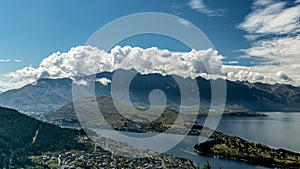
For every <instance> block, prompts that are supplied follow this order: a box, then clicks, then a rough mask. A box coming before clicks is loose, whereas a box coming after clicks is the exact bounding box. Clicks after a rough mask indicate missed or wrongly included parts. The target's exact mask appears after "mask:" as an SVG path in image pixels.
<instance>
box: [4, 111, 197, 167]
mask: <svg viewBox="0 0 300 169" xmlns="http://www.w3.org/2000/svg"><path fill="white" fill-rule="evenodd" d="M102 139H103V138H102ZM103 141H105V142H107V143H109V144H116V145H118V143H114V142H113V141H112V140H108V139H104V140H103ZM127 148H128V149H130V150H132V148H131V147H127ZM140 151H141V150H140ZM136 152H137V153H140V152H139V151H136ZM143 152H147V151H143ZM142 166H143V167H150V168H151V167H152V168H157V167H164V168H176V167H178V166H180V167H181V168H186V169H189V168H194V166H193V164H192V163H191V162H190V161H188V160H185V159H179V158H175V157H172V156H169V155H165V154H161V155H158V156H153V157H150V158H138V159H131V158H126V157H121V156H116V155H114V154H111V153H110V152H108V151H106V150H103V149H102V148H101V147H99V146H97V145H95V144H94V143H93V142H92V141H91V140H90V139H88V138H87V137H86V135H85V133H84V132H83V130H74V129H63V128H60V127H58V126H55V125H52V124H48V123H44V122H40V121H38V120H35V119H33V118H31V117H28V116H26V115H23V114H21V113H19V112H17V111H16V110H13V109H8V108H2V107H0V169H2V168H40V169H42V168H84V169H85V168H108V167H114V168H122V167H125V168H133V167H142Z"/></svg>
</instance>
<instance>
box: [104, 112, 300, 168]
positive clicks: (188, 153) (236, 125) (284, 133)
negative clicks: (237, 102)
mask: <svg viewBox="0 0 300 169" xmlns="http://www.w3.org/2000/svg"><path fill="white" fill-rule="evenodd" d="M265 114H267V115H268V117H223V118H222V120H221V121H220V123H219V126H218V128H217V130H218V131H221V132H224V133H226V134H229V135H234V136H239V137H241V138H244V139H246V140H248V141H254V142H260V143H262V144H266V145H268V146H271V147H274V148H285V149H289V150H292V151H297V152H300V113H280V112H272V113H265ZM204 120H205V119H203V118H200V119H198V120H197V122H198V123H199V124H203V121H204ZM106 132H107V131H106ZM120 133H122V134H124V135H127V136H129V137H135V138H136V137H151V136H154V135H156V134H154V133H129V132H120ZM171 138H172V137H169V138H168V139H171ZM168 139H167V140H168ZM198 142H199V137H197V136H186V137H185V138H184V139H183V140H182V141H181V142H180V143H179V144H177V145H176V146H175V147H173V148H172V149H171V150H169V151H167V152H166V153H167V154H170V155H173V156H177V157H183V158H187V159H190V160H192V161H193V162H194V163H195V164H197V163H199V164H200V165H201V166H203V164H205V162H206V160H208V161H209V163H210V164H211V166H212V168H213V169H215V168H216V169H219V168H220V167H222V169H266V168H267V167H262V166H257V165H251V164H247V163H245V162H240V161H234V160H226V159H222V158H216V157H208V156H202V155H201V156H200V155H198V154H196V153H194V152H193V146H194V145H195V144H197V143H198ZM160 144H166V140H161V143H159V142H158V143H157V145H160ZM133 146H134V145H133Z"/></svg>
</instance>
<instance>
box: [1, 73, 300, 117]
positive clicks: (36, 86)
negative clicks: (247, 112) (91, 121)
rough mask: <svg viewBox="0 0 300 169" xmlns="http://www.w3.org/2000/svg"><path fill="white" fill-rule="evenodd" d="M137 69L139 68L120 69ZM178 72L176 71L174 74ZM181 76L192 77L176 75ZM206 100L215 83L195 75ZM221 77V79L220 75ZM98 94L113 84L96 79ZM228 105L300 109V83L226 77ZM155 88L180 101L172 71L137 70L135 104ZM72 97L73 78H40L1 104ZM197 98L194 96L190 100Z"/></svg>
mask: <svg viewBox="0 0 300 169" xmlns="http://www.w3.org/2000/svg"><path fill="white" fill-rule="evenodd" d="M116 71H125V72H126V71H135V70H123V69H120V70H116ZM116 71H114V72H102V73H98V74H96V76H95V77H96V78H107V79H109V80H111V79H112V77H113V75H114V73H115V72H116ZM174 76H176V75H174ZM177 77H178V78H180V79H181V80H185V81H189V80H192V79H191V78H183V77H180V76H176V78H177ZM195 80H196V82H197V84H198V86H199V89H197V90H199V93H200V100H201V102H202V103H210V98H211V93H210V91H211V83H210V81H209V80H206V79H204V78H202V77H197V78H195ZM219 80H220V79H219ZM95 84H96V85H95V93H96V95H97V96H98V95H107V96H110V92H111V91H110V89H111V84H110V83H108V84H106V85H103V84H101V83H100V82H96V83H95ZM226 86H227V98H226V104H227V105H239V106H241V107H245V108H248V109H251V110H254V111H300V87H296V86H292V85H285V84H265V83H249V82H246V81H236V82H234V81H229V80H226ZM153 89H161V90H162V91H164V92H165V94H166V96H167V97H168V104H169V105H172V104H173V105H176V104H177V105H180V96H181V95H180V91H179V88H178V85H177V84H176V81H175V80H174V79H173V78H172V76H171V75H165V76H163V75H161V74H157V73H155V74H146V75H142V74H139V73H137V74H136V76H135V77H134V78H133V81H132V83H131V84H130V94H131V96H130V99H131V101H132V102H133V103H134V104H139V103H143V104H144V103H145V104H146V105H147V104H149V100H148V96H149V94H150V92H151V91H152V90H153ZM71 101H72V80H71V79H68V78H62V79H39V80H37V82H35V83H32V84H28V85H26V86H24V87H22V88H20V89H14V90H10V91H6V92H3V93H1V94H0V105H1V106H5V107H11V108H14V109H17V110H19V111H29V112H30V111H32V112H39V111H41V110H44V111H45V112H54V111H56V110H58V109H59V108H60V107H62V106H63V105H65V104H67V103H69V102H71ZM190 102H193V100H190Z"/></svg>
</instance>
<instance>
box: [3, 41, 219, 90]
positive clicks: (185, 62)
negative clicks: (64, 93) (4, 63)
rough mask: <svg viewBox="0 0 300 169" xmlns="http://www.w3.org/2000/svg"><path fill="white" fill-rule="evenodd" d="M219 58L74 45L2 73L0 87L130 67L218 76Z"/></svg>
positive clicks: (215, 55) (211, 52)
mask: <svg viewBox="0 0 300 169" xmlns="http://www.w3.org/2000/svg"><path fill="white" fill-rule="evenodd" d="M222 59H223V57H222V56H221V55H219V53H218V52H217V51H216V50H213V49H207V50H199V51H197V50H191V51H190V52H171V51H168V50H161V49H158V48H156V47H153V48H148V49H142V48H139V47H129V46H125V47H120V46H116V47H114V48H113V49H112V50H111V52H109V53H107V52H105V51H103V50H100V49H98V48H96V47H91V46H78V47H74V48H72V49H71V50H70V51H69V52H66V53H61V52H56V53H53V54H52V55H50V56H49V57H47V58H45V59H44V60H42V62H41V64H40V65H39V67H37V68H34V67H31V66H29V67H25V68H23V69H19V70H17V71H15V72H11V73H9V74H8V75H7V76H6V80H7V79H9V84H7V86H4V87H3V88H4V89H5V87H9V86H11V87H10V88H12V86H13V87H21V86H23V85H25V84H28V83H32V82H34V81H36V80H37V79H40V78H73V77H76V76H80V75H82V74H85V75H89V74H94V73H99V72H104V71H113V70H116V69H119V68H122V69H132V68H133V69H136V70H137V71H138V72H139V73H141V74H148V73H160V74H163V75H167V74H176V75H180V76H183V77H197V76H200V75H201V74H207V73H208V72H210V74H218V75H219V74H221V67H222ZM0 81H1V78H0ZM97 81H98V82H101V83H102V84H104V85H107V84H108V83H110V81H109V79H97ZM2 84H4V82H2ZM0 86H3V85H0Z"/></svg>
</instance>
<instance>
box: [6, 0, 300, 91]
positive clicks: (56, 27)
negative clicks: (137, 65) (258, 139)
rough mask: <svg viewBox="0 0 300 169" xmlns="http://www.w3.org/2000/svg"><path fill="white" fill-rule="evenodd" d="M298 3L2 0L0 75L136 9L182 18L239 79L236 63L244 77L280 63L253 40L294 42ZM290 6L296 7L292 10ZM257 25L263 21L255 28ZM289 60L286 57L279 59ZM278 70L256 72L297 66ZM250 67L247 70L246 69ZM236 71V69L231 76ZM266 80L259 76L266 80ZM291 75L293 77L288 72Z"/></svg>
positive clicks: (166, 43)
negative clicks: (255, 69) (286, 18)
mask: <svg viewBox="0 0 300 169" xmlns="http://www.w3.org/2000/svg"><path fill="white" fill-rule="evenodd" d="M298 2H299V0H296V1H294V0H290V1H280V0H276V1H275V0H274V1H273V0H264V1H263V0H258V1H257V2H254V1H252V0H242V1H241V0H226V1H224V0H213V1H209V0H184V1H183V0H178V1H174V0H163V1H162V0H151V1H149V0H107V1H104V0H88V1H82V0H64V1H61V0H51V1H38V0H28V1H21V0H3V1H1V3H0V22H1V24H0V25H1V27H0V74H1V75H2V79H4V78H3V77H4V75H6V74H7V73H9V72H14V71H16V70H18V69H22V68H23V67H26V66H29V65H32V66H33V67H38V66H39V64H40V62H41V61H42V60H43V59H44V58H46V57H48V56H49V55H51V54H52V53H53V52H56V51H61V52H68V51H69V50H70V48H72V47H76V46H79V45H84V44H85V42H86V40H87V39H88V38H89V37H90V36H91V35H92V34H93V33H94V32H95V31H97V30H98V29H99V28H101V27H102V26H104V25H105V24H107V23H109V22H111V21H113V20H115V19H117V18H120V17H122V16H126V15H129V14H133V13H137V12H163V13H168V14H173V15H176V16H179V17H182V18H184V19H186V20H188V21H190V22H191V23H192V24H194V25H196V26H197V27H198V28H199V29H201V30H202V31H203V32H204V33H205V34H206V35H207V37H208V38H209V39H210V40H211V41H212V43H213V44H214V46H215V48H216V50H218V51H219V53H220V54H221V55H222V56H224V57H226V58H225V59H224V60H223V62H224V63H225V64H226V63H227V64H229V62H230V61H231V63H234V66H233V67H229V68H228V67H225V68H224V69H226V70H227V69H229V70H230V71H229V70H228V71H227V72H226V73H228V72H231V71H233V70H234V71H233V72H234V74H232V79H234V78H235V79H237V80H241V79H240V78H243V77H242V76H240V75H242V74H243V73H245V72H240V70H239V72H237V69H238V68H240V67H238V66H242V67H241V68H242V69H243V70H244V71H248V72H246V74H247V73H248V75H245V76H247V77H248V76H249V77H250V78H253V77H252V76H253V73H255V72H253V70H248V69H251V68H249V67H253V66H257V65H263V64H265V65H266V64H267V65H269V66H270V65H276V64H283V63H281V62H282V60H278V59H273V58H272V57H271V56H269V55H268V56H267V55H265V53H264V52H262V54H257V53H258V52H257V50H256V49H257V47H265V46H259V45H264V44H259V43H263V42H266V43H271V42H274V41H275V40H281V39H278V38H291V37H292V38H294V39H292V41H293V40H295V41H296V43H298V39H299V38H298V37H299V31H298V30H299V29H300V28H299V16H300V14H299V12H295V11H297V9H298V6H299V5H298V4H299V3H298ZM280 3H281V4H280ZM271 5H273V6H274V10H273V13H272V12H271V13H270V11H271V9H270V10H269V11H266V12H269V14H270V15H271V16H272V17H273V18H271V19H270V17H269V20H268V21H265V19H262V20H261V21H260V22H259V24H257V23H255V20H259V19H260V18H263V17H265V16H266V15H265V14H264V13H263V11H262V10H263V9H267V8H268V7H270V6H271ZM280 5H281V6H280ZM292 8H296V9H295V11H294V12H293V10H292ZM284 13H288V14H290V15H291V17H293V18H294V20H291V21H289V22H288V23H285V22H284V21H282V23H281V21H280V20H278V23H279V26H278V24H277V25H276V24H275V26H274V27H271V28H268V25H270V23H273V22H274V20H275V21H276V17H280V16H281V14H284ZM295 13H296V15H295ZM249 16H253V18H251V17H249ZM255 17H257V18H258V19H257V18H255ZM291 17H289V18H291ZM247 18H248V20H247ZM249 18H250V19H249ZM272 19H273V20H272ZM295 20H296V21H295ZM280 24H281V25H280ZM259 25H263V27H262V28H261V29H260V30H259V29H258V27H259ZM271 25H272V24H271ZM273 25H274V24H273ZM284 27H293V29H292V30H287V31H286V32H285V30H284ZM277 29H278V30H277ZM272 30H274V31H272ZM288 31H289V32H291V33H288ZM293 31H294V32H293ZM160 38H161V39H160ZM276 38H277V39H276ZM145 39H147V40H146V41H145ZM148 39H149V40H148ZM159 39H160V40H159ZM282 40H284V39H282ZM287 40H288V41H289V40H291V39H287ZM120 44H121V45H122V46H123V45H131V46H140V47H142V48H148V47H151V46H157V47H158V48H167V49H169V50H174V51H176V50H177V51H187V49H186V48H185V47H184V46H182V44H180V43H178V42H176V41H174V40H170V39H168V38H162V37H158V36H154V35H153V36H152V35H145V36H142V37H134V38H131V39H129V40H125V41H123V42H122V43H120ZM260 49H261V48H260ZM241 50H242V51H241ZM265 50H266V51H267V50H270V49H265ZM290 50H292V52H291V53H292V54H293V56H291V58H294V55H295V49H292V48H291V49H290ZM284 51H286V50H284ZM272 52H273V53H274V52H275V54H274V55H275V56H277V53H278V57H281V55H282V53H280V51H272ZM276 52H277V53H276ZM279 54H280V56H279ZM289 54H290V53H288V54H287V55H289ZM296 54H298V53H296ZM291 60H293V59H291ZM293 62H295V60H293ZM289 63H292V62H288V63H284V64H289ZM288 66H289V65H287V67H288ZM260 68H261V67H259V70H260ZM268 69H269V67H268ZM281 69H285V67H284V68H280V69H279V68H278V70H276V72H268V71H266V70H267V67H266V68H261V72H258V75H260V74H261V75H262V76H265V75H267V74H268V75H269V74H270V73H274V74H276V73H279V74H278V75H279V76H281V75H282V76H285V75H286V76H287V77H288V78H285V80H287V81H289V79H293V78H290V76H293V75H291V73H290V74H286V73H287V72H288V73H289V72H292V71H295V70H296V71H297V70H298V67H297V65H296V67H295V68H294V69H293V70H287V71H286V70H282V71H281ZM279 71H281V72H279ZM250 72H253V73H252V74H250ZM238 73H240V74H239V75H238V76H237V75H236V74H238ZM249 74H250V75H249ZM270 76H271V75H270ZM269 78H270V77H269ZM258 79H259V78H258ZM266 79H268V78H267V77H266ZM266 79H265V80H264V81H266V82H269V81H268V80H266ZM294 79H298V78H297V77H294ZM299 79H300V78H299ZM0 80H1V77H0ZM242 80H243V79H242ZM246 80H247V79H246ZM283 80H284V79H283ZM3 81H4V80H3ZM294 81H295V80H294ZM296 84H297V83H296ZM0 85H1V84H0Z"/></svg>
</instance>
